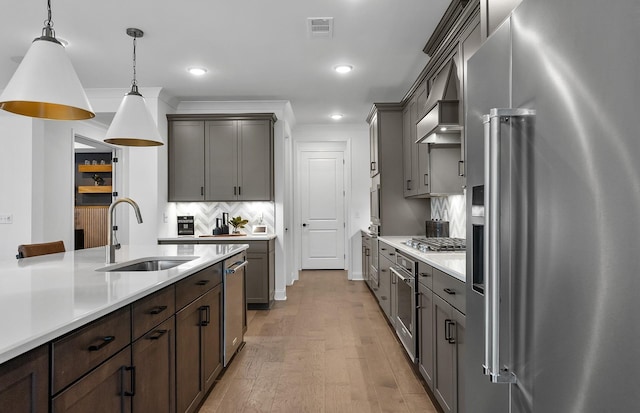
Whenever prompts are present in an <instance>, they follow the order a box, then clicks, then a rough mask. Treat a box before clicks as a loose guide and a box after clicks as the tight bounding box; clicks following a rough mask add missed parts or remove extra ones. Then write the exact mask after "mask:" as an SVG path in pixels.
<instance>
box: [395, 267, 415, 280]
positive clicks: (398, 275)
mask: <svg viewBox="0 0 640 413" xmlns="http://www.w3.org/2000/svg"><path fill="white" fill-rule="evenodd" d="M391 272H392V273H394V274H395V275H396V277H398V278H400V279H401V280H402V281H404V282H405V283H407V284H411V279H409V278H407V277H404V276H402V274H400V273H399V272H398V271H396V269H395V268H393V267H391Z"/></svg>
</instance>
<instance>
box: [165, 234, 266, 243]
mask: <svg viewBox="0 0 640 413" xmlns="http://www.w3.org/2000/svg"><path fill="white" fill-rule="evenodd" d="M276 238H278V236H277V235H276V234H264V235H259V234H245V235H241V236H233V237H221V236H215V237H214V236H206V237H201V236H195V235H194V236H191V235H182V236H176V237H161V238H158V242H191V241H209V242H211V241H220V242H221V241H243V240H245V241H270V240H272V239H276Z"/></svg>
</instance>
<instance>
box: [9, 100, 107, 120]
mask: <svg viewBox="0 0 640 413" xmlns="http://www.w3.org/2000/svg"><path fill="white" fill-rule="evenodd" d="M0 109H3V110H6V111H7V112H11V113H16V114H18V115H25V116H30V117H32V118H44V119H54V120H81V119H91V118H93V117H95V113H93V112H90V111H88V110H84V109H81V108H76V107H73V106H66V105H59V104H56V103H46V102H29V101H25V100H13V101H8V102H2V103H0Z"/></svg>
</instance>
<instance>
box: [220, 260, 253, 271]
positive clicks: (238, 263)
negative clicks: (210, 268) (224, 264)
mask: <svg viewBox="0 0 640 413" xmlns="http://www.w3.org/2000/svg"><path fill="white" fill-rule="evenodd" d="M247 264H249V261H247V260H244V261H236V262H234V263H233V264H231V267H229V268H226V269H225V270H224V273H225V274H235V273H236V271H238V270H239V269H240V268H243V267H245V266H246V265H247Z"/></svg>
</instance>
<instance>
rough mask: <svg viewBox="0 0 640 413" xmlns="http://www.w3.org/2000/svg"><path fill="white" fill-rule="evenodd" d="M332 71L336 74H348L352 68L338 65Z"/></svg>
mask: <svg viewBox="0 0 640 413" xmlns="http://www.w3.org/2000/svg"><path fill="white" fill-rule="evenodd" d="M333 70H335V71H336V72H338V73H349V72H350V71H352V70H353V66H351V65H338V66H336V67H334V68H333Z"/></svg>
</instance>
